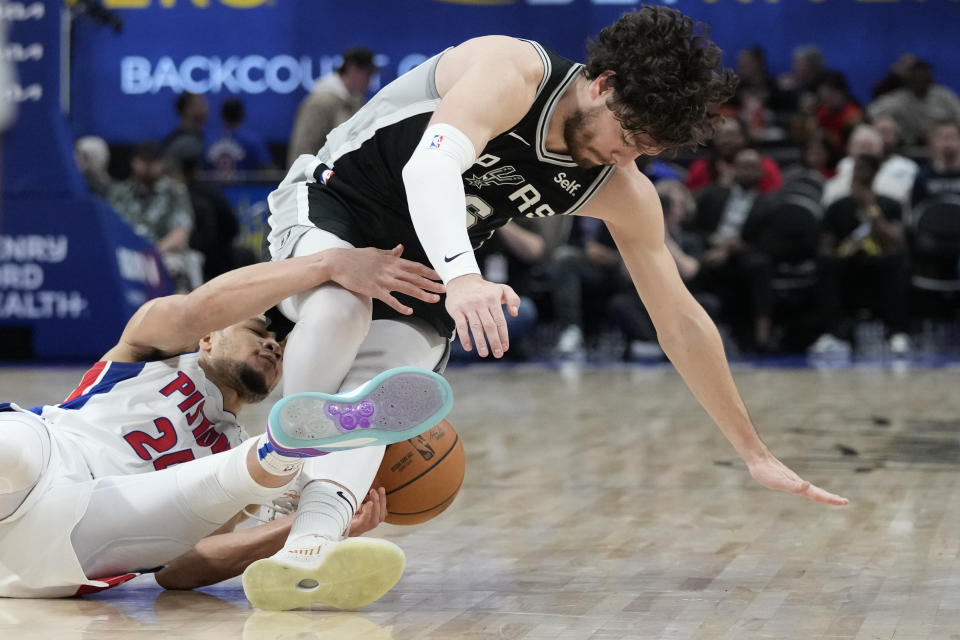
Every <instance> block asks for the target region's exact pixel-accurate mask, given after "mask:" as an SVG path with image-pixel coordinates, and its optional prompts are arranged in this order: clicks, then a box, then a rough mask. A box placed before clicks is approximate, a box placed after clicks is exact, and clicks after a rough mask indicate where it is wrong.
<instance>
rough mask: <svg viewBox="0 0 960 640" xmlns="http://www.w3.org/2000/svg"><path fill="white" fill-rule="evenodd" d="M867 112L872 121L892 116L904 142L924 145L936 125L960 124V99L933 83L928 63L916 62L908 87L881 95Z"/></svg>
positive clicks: (931, 70) (909, 77)
mask: <svg viewBox="0 0 960 640" xmlns="http://www.w3.org/2000/svg"><path fill="white" fill-rule="evenodd" d="M868 111H869V112H870V116H871V117H873V118H876V117H877V116H880V115H890V116H893V117H894V119H896V121H897V122H898V123H899V124H900V133H901V137H902V138H903V140H904V142H906V143H907V144H910V145H922V144H925V143H926V141H927V135H928V134H929V133H930V131H931V130H932V129H933V126H934V124H936V123H937V122H940V121H942V120H955V121H960V99H958V98H957V95H956V94H955V93H954V92H953V91H951V90H950V89H948V88H947V87H944V86H943V85H939V84H934V82H933V67H931V66H930V63H929V62H926V61H924V60H917V61H915V62H914V63H913V66H911V67H910V73H909V74H908V75H907V85H906V86H905V87H904V88H902V89H897V90H895V91H892V92H890V93H888V94H886V95H884V96H881V97H880V98H879V99H878V100H877V101H875V102H874V103H873V104H871V105H870V107H869V108H868Z"/></svg>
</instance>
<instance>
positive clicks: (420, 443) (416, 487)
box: [373, 420, 465, 524]
mask: <svg viewBox="0 0 960 640" xmlns="http://www.w3.org/2000/svg"><path fill="white" fill-rule="evenodd" d="M464 467H465V458H464V454H463V444H462V443H461V441H460V436H459V435H458V434H457V432H456V431H454V430H453V427H452V426H451V425H450V423H449V422H447V421H446V420H441V421H440V422H438V423H437V424H436V426H434V427H433V428H431V429H430V430H428V431H425V432H424V433H422V434H420V435H419V436H417V437H415V438H411V439H410V440H407V441H405V442H398V443H396V444H392V445H390V446H389V447H387V451H386V453H385V454H384V456H383V462H382V463H380V470H379V471H377V475H376V477H375V478H374V479H373V486H374V488H376V487H383V488H384V489H385V490H386V493H387V522H389V523H390V524H420V523H421V522H426V521H427V520H429V519H431V518H433V517H434V516H436V515H437V514H439V513H440V512H442V511H443V510H444V509H446V508H447V507H449V506H450V503H451V502H453V499H454V498H455V497H457V493H458V492H459V491H460V485H462V484H463V472H464Z"/></svg>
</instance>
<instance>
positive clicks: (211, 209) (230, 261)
mask: <svg viewBox="0 0 960 640" xmlns="http://www.w3.org/2000/svg"><path fill="white" fill-rule="evenodd" d="M167 154H168V157H169V158H170V164H171V167H170V175H171V177H173V178H175V179H176V180H177V181H178V182H180V183H182V184H183V185H184V186H185V187H186V188H187V193H188V194H189V195H190V205H191V206H192V208H193V231H192V232H191V233H190V248H191V249H194V250H196V251H198V252H200V253H201V254H202V255H203V280H204V282H206V281H207V280H212V279H213V278H215V277H217V276H218V275H220V274H222V273H226V272H227V271H230V270H232V269H236V268H239V267H242V266H245V265H248V264H253V263H255V262H257V258H256V256H255V255H253V252H252V251H249V250H247V251H249V253H248V254H247V255H245V256H244V255H241V253H242V250H241V249H239V248H238V247H235V246H234V240H235V239H236V237H237V234H238V233H239V231H240V225H239V223H238V222H237V217H236V214H235V213H234V211H233V207H232V206H231V205H230V201H229V200H227V197H226V196H225V195H224V193H223V191H222V190H221V189H220V187H218V186H216V185H214V184H211V183H209V182H202V181H200V180H198V174H199V172H200V170H201V168H202V167H203V147H201V146H200V144H199V143H198V142H197V141H196V140H193V139H188V138H182V139H180V140H179V141H177V142H175V143H174V144H173V146H171V147H170V148H169V149H168V150H167Z"/></svg>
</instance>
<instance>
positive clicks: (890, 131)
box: [823, 117, 917, 207]
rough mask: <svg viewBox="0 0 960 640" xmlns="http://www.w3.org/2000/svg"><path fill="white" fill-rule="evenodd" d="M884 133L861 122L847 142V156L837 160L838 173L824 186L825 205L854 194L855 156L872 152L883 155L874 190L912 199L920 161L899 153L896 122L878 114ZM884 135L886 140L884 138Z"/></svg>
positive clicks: (903, 199)
mask: <svg viewBox="0 0 960 640" xmlns="http://www.w3.org/2000/svg"><path fill="white" fill-rule="evenodd" d="M878 119H879V120H880V126H881V128H882V129H883V130H884V132H885V133H884V135H881V134H880V131H878V129H877V128H876V127H873V126H870V125H866V124H861V125H858V126H857V128H856V129H854V130H853V133H852V134H851V135H850V141H849V142H848V143H847V157H845V158H844V159H842V160H841V161H840V162H839V163H837V175H836V176H834V177H833V178H832V179H831V180H829V181H827V184H826V185H825V186H824V188H823V206H824V207H829V206H830V205H831V204H833V203H834V202H836V201H837V200H839V199H840V198H842V197H845V196H848V195H850V193H851V186H852V183H853V166H854V164H855V161H854V158H857V157H858V156H861V155H869V156H874V157H877V158H880V162H881V164H880V170H879V171H878V172H877V173H876V178H875V179H874V180H875V181H874V184H873V190H874V191H875V192H876V193H878V194H880V195H883V196H886V197H888V198H893V199H894V200H896V201H897V202H899V203H900V204H901V205H904V206H906V205H908V204H909V202H910V191H911V189H913V181H914V179H915V178H916V174H917V163H916V162H914V161H913V160H911V159H909V158H906V157H904V156H901V155H899V154H898V153H896V149H897V147H898V146H899V144H898V137H897V134H896V127H897V124H896V121H894V120H893V119H891V118H888V117H879V118H878ZM884 136H885V137H886V139H884Z"/></svg>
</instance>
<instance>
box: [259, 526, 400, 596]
mask: <svg viewBox="0 0 960 640" xmlns="http://www.w3.org/2000/svg"><path fill="white" fill-rule="evenodd" d="M405 565H406V557H405V556H404V554H403V550H402V549H400V547H398V546H397V545H395V544H393V543H392V542H388V541H386V540H379V539H376V538H348V539H346V540H344V541H342V542H339V543H337V544H336V546H334V547H333V548H332V549H330V550H329V551H328V552H327V553H326V556H325V557H323V558H322V559H321V560H320V562H319V564H317V565H316V566H312V567H311V566H297V565H295V564H286V563H284V562H281V561H279V560H276V559H274V558H264V559H262V560H257V561H256V562H254V563H253V564H251V565H250V566H249V567H247V569H246V571H244V572H243V579H242V581H243V591H244V593H245V594H246V595H247V599H248V600H249V601H250V604H252V605H253V606H255V607H257V608H260V609H266V610H269V611H286V610H289V609H298V608H300V607H306V606H308V605H311V604H314V603H321V604H325V605H329V606H331V607H336V608H337V609H358V608H360V607H363V606H366V605H368V604H370V603H371V602H375V601H376V600H378V599H379V598H380V597H381V596H383V594H385V593H386V592H387V591H389V590H390V589H392V588H393V585H395V584H397V581H399V580H400V577H401V576H402V575H403V569H404V567H405Z"/></svg>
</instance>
